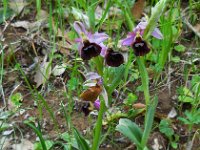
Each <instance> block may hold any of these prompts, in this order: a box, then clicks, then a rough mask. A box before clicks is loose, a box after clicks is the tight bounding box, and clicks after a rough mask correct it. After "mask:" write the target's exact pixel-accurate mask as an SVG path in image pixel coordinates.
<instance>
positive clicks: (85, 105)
mask: <svg viewBox="0 0 200 150" xmlns="http://www.w3.org/2000/svg"><path fill="white" fill-rule="evenodd" d="M81 109H82V112H83V113H84V114H85V116H88V115H89V114H90V112H91V111H92V110H93V109H94V105H93V104H92V103H91V102H84V103H83V106H82V108H81Z"/></svg>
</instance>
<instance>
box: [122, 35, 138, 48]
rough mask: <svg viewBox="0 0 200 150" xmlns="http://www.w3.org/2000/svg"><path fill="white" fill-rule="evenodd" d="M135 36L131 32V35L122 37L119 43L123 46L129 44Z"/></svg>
mask: <svg viewBox="0 0 200 150" xmlns="http://www.w3.org/2000/svg"><path fill="white" fill-rule="evenodd" d="M135 36H136V35H135V34H133V35H131V36H129V37H127V38H125V39H123V40H122V41H121V45H123V46H130V45H131V44H132V43H133V42H134V39H135Z"/></svg>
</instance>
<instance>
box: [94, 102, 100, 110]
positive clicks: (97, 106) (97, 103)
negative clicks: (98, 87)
mask: <svg viewBox="0 0 200 150" xmlns="http://www.w3.org/2000/svg"><path fill="white" fill-rule="evenodd" d="M94 107H95V108H96V109H98V110H99V108H100V101H99V100H96V101H95V102H94Z"/></svg>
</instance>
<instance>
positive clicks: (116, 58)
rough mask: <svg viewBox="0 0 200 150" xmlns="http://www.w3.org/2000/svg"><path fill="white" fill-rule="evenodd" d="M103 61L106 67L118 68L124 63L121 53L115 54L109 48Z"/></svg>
mask: <svg viewBox="0 0 200 150" xmlns="http://www.w3.org/2000/svg"><path fill="white" fill-rule="evenodd" d="M105 61H106V64H107V65H108V66H111V67H119V66H120V65H121V64H123V63H124V57H123V55H122V54H121V53H119V52H115V51H113V50H112V49H111V48H109V49H108V50H107V53H106V56H105Z"/></svg>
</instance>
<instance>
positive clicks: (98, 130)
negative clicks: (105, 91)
mask: <svg viewBox="0 0 200 150" xmlns="http://www.w3.org/2000/svg"><path fill="white" fill-rule="evenodd" d="M105 109H106V105H105V102H104V100H101V104H100V110H99V114H98V119H97V123H96V127H95V132H94V141H93V144H92V149H91V150H98V149H99V141H100V137H101V129H102V120H103V114H104V112H105Z"/></svg>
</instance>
